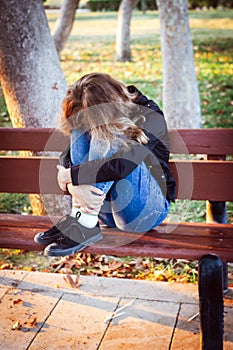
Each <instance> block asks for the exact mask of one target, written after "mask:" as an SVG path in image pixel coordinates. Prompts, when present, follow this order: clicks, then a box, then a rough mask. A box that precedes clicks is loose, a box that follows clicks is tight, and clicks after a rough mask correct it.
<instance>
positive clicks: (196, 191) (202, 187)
mask: <svg viewBox="0 0 233 350" xmlns="http://www.w3.org/2000/svg"><path fill="white" fill-rule="evenodd" d="M170 166H171V170H172V173H173V175H174V177H175V179H176V183H177V198H178V199H194V200H207V199H208V200H213V201H233V186H232V176H233V162H232V161H214V160H213V161H195V160H194V161H179V160H176V161H171V163H170Z"/></svg>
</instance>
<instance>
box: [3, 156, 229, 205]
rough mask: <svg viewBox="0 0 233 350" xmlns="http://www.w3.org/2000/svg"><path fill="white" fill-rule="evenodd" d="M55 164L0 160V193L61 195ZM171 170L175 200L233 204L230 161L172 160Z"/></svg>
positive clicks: (29, 159)
mask: <svg viewBox="0 0 233 350" xmlns="http://www.w3.org/2000/svg"><path fill="white" fill-rule="evenodd" d="M57 164H58V159H57V158H40V157H37V158H36V157H27V158H19V157H0V192H9V193H49V194H50V193H55V194H63V192H62V191H61V190H60V189H59V187H58V185H57V169H56V165H57ZM171 169H172V172H173V174H174V177H175V178H176V181H177V188H178V191H177V198H178V199H197V200H206V199H209V200H215V201H226V200H228V201H233V186H232V175H233V162H231V161H215V160H212V161H195V160H194V161H192V162H191V161H189V160H187V161H181V160H177V161H171ZM16 170H17V171H16ZM193 176H194V178H195V181H193Z"/></svg>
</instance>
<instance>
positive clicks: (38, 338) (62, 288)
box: [0, 270, 233, 350]
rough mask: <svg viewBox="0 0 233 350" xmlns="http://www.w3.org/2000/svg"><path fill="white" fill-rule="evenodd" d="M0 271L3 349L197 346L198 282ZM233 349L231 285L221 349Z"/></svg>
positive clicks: (0, 345)
mask: <svg viewBox="0 0 233 350" xmlns="http://www.w3.org/2000/svg"><path fill="white" fill-rule="evenodd" d="M65 277H66V276H65V275H61V274H51V273H41V272H26V271H10V270H5V271H0V303H1V306H0V348H1V349H2V350H11V349H12V350H13V349H14V350H23V349H30V350H36V349H38V350H53V349H54V350H55V349H56V350H60V349H65V350H70V349H72V350H87V349H88V350H95V349H96V350H97V349H101V350H123V349H125V350H126V349H127V350H129V349H133V350H144V349H146V350H152V349H153V350H168V349H171V350H187V349H190V350H196V349H197V350H199V348H200V347H199V317H198V316H197V317H195V318H194V319H193V320H192V321H190V318H192V316H194V315H195V314H197V313H198V297H197V286H192V285H185V284H176V283H174V284H170V283H166V282H149V281H135V280H125V279H124V280H121V279H113V278H112V279H107V278H101V277H100V278H98V277H86V276H81V279H80V284H79V286H78V287H77V288H72V287H71V286H70V285H69V284H68V283H67V281H65ZM231 349H233V290H232V289H231V290H230V292H229V294H228V296H227V297H226V298H225V333H224V350H231Z"/></svg>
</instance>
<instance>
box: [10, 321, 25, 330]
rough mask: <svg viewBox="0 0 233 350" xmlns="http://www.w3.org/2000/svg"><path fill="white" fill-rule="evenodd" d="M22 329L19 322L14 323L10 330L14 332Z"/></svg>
mask: <svg viewBox="0 0 233 350" xmlns="http://www.w3.org/2000/svg"><path fill="white" fill-rule="evenodd" d="M21 327H22V325H21V323H20V321H16V322H15V323H14V324H13V326H12V327H11V329H12V330H13V331H14V330H16V329H18V330H19V329H20V328H21Z"/></svg>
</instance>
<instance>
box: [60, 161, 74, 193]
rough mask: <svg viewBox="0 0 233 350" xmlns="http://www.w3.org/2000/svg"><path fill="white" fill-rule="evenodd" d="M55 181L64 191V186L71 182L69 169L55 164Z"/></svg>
mask: <svg viewBox="0 0 233 350" xmlns="http://www.w3.org/2000/svg"><path fill="white" fill-rule="evenodd" d="M57 170H58V173H57V182H58V185H59V187H60V188H61V189H62V191H66V186H67V184H68V183H70V182H72V180H71V174H70V169H66V168H65V167H64V166H62V165H57Z"/></svg>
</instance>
